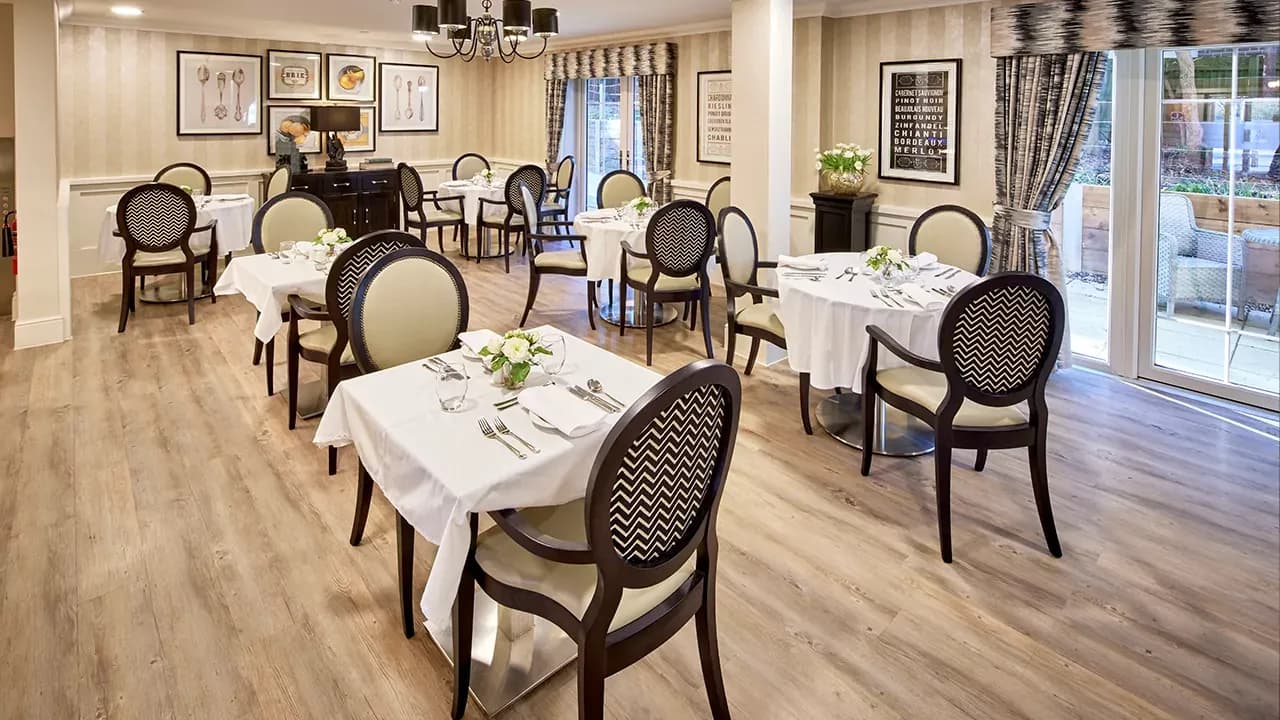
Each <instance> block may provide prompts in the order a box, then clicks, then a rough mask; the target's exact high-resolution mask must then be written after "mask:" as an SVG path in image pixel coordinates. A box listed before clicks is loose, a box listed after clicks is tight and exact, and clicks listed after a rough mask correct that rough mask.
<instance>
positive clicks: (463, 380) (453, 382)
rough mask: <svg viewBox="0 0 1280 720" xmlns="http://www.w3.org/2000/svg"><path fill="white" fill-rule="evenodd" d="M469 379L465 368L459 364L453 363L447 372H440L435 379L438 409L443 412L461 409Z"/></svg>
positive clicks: (465, 399)
mask: <svg viewBox="0 0 1280 720" xmlns="http://www.w3.org/2000/svg"><path fill="white" fill-rule="evenodd" d="M470 381H471V378H469V377H468V376H467V369H466V368H465V367H463V366H461V365H454V366H452V367H451V368H450V369H449V371H448V372H442V373H441V374H440V375H439V379H437V380H436V398H437V399H438V400H439V401H440V409H441V410H444V411H445V412H458V411H459V410H461V409H462V406H463V405H464V404H465V403H466V401H467V387H468V386H469V385H470Z"/></svg>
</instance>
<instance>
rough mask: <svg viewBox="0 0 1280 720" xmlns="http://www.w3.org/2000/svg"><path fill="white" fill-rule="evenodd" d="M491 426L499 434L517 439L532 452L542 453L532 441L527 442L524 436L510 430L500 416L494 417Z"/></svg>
mask: <svg viewBox="0 0 1280 720" xmlns="http://www.w3.org/2000/svg"><path fill="white" fill-rule="evenodd" d="M493 426H494V428H496V429H497V430H498V434H499V435H507V436H509V437H513V438H515V439H516V440H519V441H520V444H521V445H524V446H525V447H527V448H529V451H530V452H532V453H533V454H535V455H539V454H541V453H542V451H541V450H539V449H538V448H537V447H536V446H535V445H534V444H533V443H531V442H529V441H528V440H525V439H524V438H522V437H520V436H519V435H517V434H515V433H514V432H512V431H511V428H508V427H507V424H506V423H504V422H502V418H500V417H497V418H494V419H493Z"/></svg>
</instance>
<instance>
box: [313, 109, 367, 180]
mask: <svg viewBox="0 0 1280 720" xmlns="http://www.w3.org/2000/svg"><path fill="white" fill-rule="evenodd" d="M311 128H312V129H313V130H315V131H316V132H322V133H328V134H329V137H328V143H327V144H328V154H329V161H328V162H326V163H325V164H324V169H325V170H346V169H347V161H346V159H345V158H346V155H347V149H346V147H344V146H343V144H342V140H341V138H339V137H338V133H340V132H350V131H352V130H359V129H360V108H358V107H341V106H337V105H324V106H320V107H314V108H311Z"/></svg>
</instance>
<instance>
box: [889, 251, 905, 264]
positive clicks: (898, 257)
mask: <svg viewBox="0 0 1280 720" xmlns="http://www.w3.org/2000/svg"><path fill="white" fill-rule="evenodd" d="M889 260H890V261H891V262H895V263H900V262H902V251H901V250H898V249H897V248H894V249H892V250H890V251H889Z"/></svg>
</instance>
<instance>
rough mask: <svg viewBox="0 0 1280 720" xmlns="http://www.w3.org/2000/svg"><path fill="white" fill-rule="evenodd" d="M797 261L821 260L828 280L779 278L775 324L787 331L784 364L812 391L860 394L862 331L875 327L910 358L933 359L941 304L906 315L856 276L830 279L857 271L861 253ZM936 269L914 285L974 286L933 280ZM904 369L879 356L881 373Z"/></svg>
mask: <svg viewBox="0 0 1280 720" xmlns="http://www.w3.org/2000/svg"><path fill="white" fill-rule="evenodd" d="M802 259H803V260H807V261H818V260H825V261H826V262H827V266H828V269H829V272H828V275H829V277H828V279H826V280H822V281H820V282H812V281H810V280H807V279H803V278H785V277H781V276H780V277H779V278H778V294H779V295H780V300H779V305H778V318H779V319H780V320H782V325H783V327H785V328H786V330H787V361H788V362H789V363H790V365H791V368H792V369H793V370H795V371H796V372H807V373H810V379H811V381H812V383H813V386H814V387H817V388H822V389H831V388H836V387H841V388H849V389H851V390H852V391H853V392H862V366H863V364H864V363H865V362H866V358H867V344H868V343H867V326H868V325H879V326H880V327H882V328H884V330H885V331H886V332H888V333H889V335H891V336H892V337H893V338H895V339H896V340H898V341H899V342H901V343H902V344H903V345H905V346H907V349H909V350H911V351H912V352H914V353H917V354H919V355H922V356H924V357H927V358H931V359H935V360H936V359H937V357H938V325H939V323H940V321H941V319H942V310H943V308H945V307H946V303H945V302H944V303H943V304H940V305H936V306H931V307H929V309H927V310H924V309H921V308H918V307H915V306H914V305H911V304H910V303H904V304H905V305H907V308H906V309H903V308H897V307H886V306H885V304H884V303H882V302H880V301H879V300H877V299H875V298H873V297H871V290H872V288H875V287H877V285H876V284H875V281H874V280H872V279H871V278H870V277H869V276H866V275H859V276H858V277H857V278H856V279H855V280H854V281H853V282H848V281H847V279H845V278H841V279H835V278H836V276H837V275H840V273H841V271H843V270H844V269H845V268H846V267H857V268H861V267H862V254H861V253H826V254H820V255H809V256H806V257H804V258H802ZM942 267H944V266H941V265H939V266H935V267H934V268H931V269H927V270H925V271H924V272H922V273H921V274H920V276H919V277H918V278H917V279H916V281H915V282H917V283H919V284H921V285H923V286H925V287H946V286H949V285H950V286H955V287H957V288H959V287H963V286H965V285H968V284H969V283H972V282H974V281H975V280H977V278H976V277H975V276H973V275H970V274H969V273H967V272H963V271H961V272H960V274H959V275H957V276H956V277H954V278H951V279H949V280H938V279H936V278H935V277H934V276H935V275H936V273H937V272H938V271H939V270H940V269H941V268H942ZM780 272H786V270H785V269H783V270H781V271H780ZM904 364H905V363H903V362H901V361H898V360H897V359H896V358H895V357H894V356H893V354H892V353H890V352H888V351H885V350H883V349H882V350H881V352H880V367H881V368H891V367H899V366H902V365H904Z"/></svg>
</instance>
